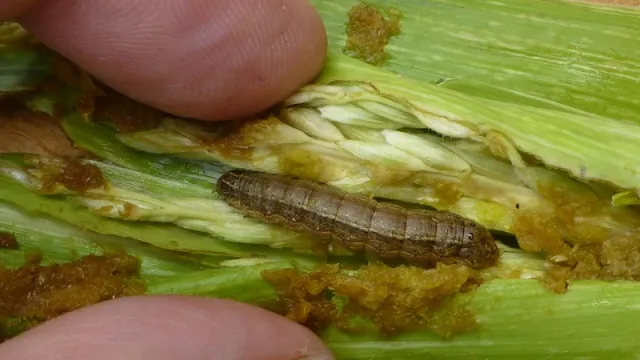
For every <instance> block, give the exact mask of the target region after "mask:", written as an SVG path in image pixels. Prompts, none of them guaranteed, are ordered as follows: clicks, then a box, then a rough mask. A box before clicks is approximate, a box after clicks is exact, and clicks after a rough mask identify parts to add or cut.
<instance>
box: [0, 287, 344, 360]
mask: <svg viewBox="0 0 640 360" xmlns="http://www.w3.org/2000/svg"><path fill="white" fill-rule="evenodd" d="M0 359H2V360H28V359H50V360H85V359H92V360H110V359H154V360H178V359H192V360H199V359H202V360H205V359H206V360H215V359H224V360H240V359H242V360H245V359H247V360H248V359H251V360H273V359H279V360H294V359H296V360H302V359H314V360H332V359H333V357H332V356H331V354H330V352H329V350H328V349H327V348H326V347H325V346H324V345H323V343H322V342H321V341H320V339H319V338H317V337H316V336H315V335H314V334H313V333H311V332H310V331H309V330H307V329H306V328H304V327H302V326H300V325H298V324H296V323H294V322H291V321H289V320H287V319H285V318H284V317H281V316H278V315H276V314H274V313H270V312H268V311H266V310H263V309H260V308H258V307H253V306H250V305H246V304H243V303H239V302H233V301H227V300H219V299H204V298H195V297H193V298H191V297H182V296H142V297H130V298H120V299H116V300H111V301H107V302H103V303H100V304H97V305H93V306H90V307H87V308H83V309H80V310H77V311H74V312H71V313H68V314H65V315H62V316H60V317H58V318H55V319H52V320H50V321H48V322H45V323H44V324H41V325H40V326H37V327H35V328H34V329H32V330H30V331H27V332H25V333H23V334H22V335H20V336H18V337H16V338H13V339H11V340H9V341H7V342H6V343H4V344H2V345H0Z"/></svg>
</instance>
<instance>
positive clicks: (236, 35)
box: [0, 0, 327, 120]
mask: <svg viewBox="0 0 640 360" xmlns="http://www.w3.org/2000/svg"><path fill="white" fill-rule="evenodd" d="M27 8H28V10H26V9H27ZM18 13H20V16H19V17H18V20H19V21H20V23H21V24H22V25H23V26H24V27H25V28H26V29H27V30H28V31H29V32H30V33H31V34H33V35H34V36H36V37H37V38H38V40H40V41H41V42H42V43H44V44H45V45H47V46H48V47H50V48H52V49H54V50H56V51H57V52H59V53H60V54H62V55H63V56H65V57H67V58H69V59H70V60H72V61H73V62H75V63H76V64H78V65H79V66H81V67H83V68H84V69H85V70H86V71H88V72H89V73H90V74H92V75H93V76H95V77H96V78H97V79H98V80H100V81H101V82H103V83H105V84H106V85H108V86H110V87H112V88H114V89H115V90H117V91H119V92H121V93H123V94H125V95H127V96H129V97H131V98H133V99H135V100H137V101H140V102H142V103H145V104H147V105H150V106H153V107H155V108H158V109H160V110H164V111H166V112H169V113H172V114H174V115H178V116H185V117H191V118H197V119H202V120H227V119H233V118H239V117H245V116H249V115H253V114H255V113H257V112H260V111H263V110H265V109H267V108H269V107H271V106H273V105H274V104H276V103H277V102H279V101H281V100H283V99H284V98H285V97H287V96H288V95H290V94H291V93H293V92H294V91H295V90H297V89H298V88H299V87H301V86H302V85H304V84H306V83H308V82H310V81H311V80H312V79H313V78H314V77H315V76H316V75H317V74H318V73H319V72H320V70H321V68H322V65H323V63H324V59H325V55H326V47H327V41H326V33H325V29H324V25H323V24H322V21H321V18H320V16H319V15H318V13H317V12H316V11H315V9H314V8H313V7H312V6H311V4H310V3H309V2H308V0H278V1H264V0H243V1H236V0H213V1H208V0H183V1H156V2H148V1H128V0H111V1H102V0H56V1H39V2H37V3H35V2H34V1H33V0H31V1H29V0H27V1H20V0H9V1H3V5H0V17H4V18H7V17H9V16H15V15H16V14H18Z"/></svg>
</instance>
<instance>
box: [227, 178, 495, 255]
mask: <svg viewBox="0 0 640 360" xmlns="http://www.w3.org/2000/svg"><path fill="white" fill-rule="evenodd" d="M216 190H217V192H218V194H219V195H220V196H221V197H222V198H223V199H224V200H225V201H226V202H227V203H228V204H229V205H230V206H231V207H233V208H235V209H238V210H239V211H241V212H243V213H245V214H247V215H249V216H251V217H254V218H258V219H262V220H264V221H266V222H269V223H273V224H279V225H284V226H286V227H288V228H290V229H293V230H296V231H305V232H307V233H309V234H311V235H313V236H314V237H316V238H317V239H318V240H319V241H321V242H326V243H327V244H329V243H330V242H331V241H335V242H338V243H340V244H341V245H342V246H344V247H345V248H346V249H347V250H349V251H351V252H354V253H363V252H365V253H369V254H373V255H375V256H376V257H378V258H379V259H380V260H392V259H399V258H401V259H405V260H408V261H410V262H413V263H418V264H422V265H426V266H435V265H436V264H437V263H445V264H452V263H461V264H464V265H466V266H469V267H471V268H484V267H490V266H493V265H495V264H496V262H497V261H498V258H499V255H500V254H499V251H498V247H497V245H496V243H495V240H494V239H493V237H492V236H491V233H490V232H489V231H488V229H486V228H485V227H483V226H482V225H480V224H477V223H475V222H473V221H471V220H469V219H466V218H463V217H461V216H459V215H456V214H454V213H450V212H442V211H429V210H422V209H420V210H415V209H406V208H404V207H401V206H399V205H395V204H392V203H385V202H378V201H375V200H374V199H371V198H368V197H366V196H362V195H354V194H348V193H346V192H345V191H342V190H340V189H338V188H336V187H333V186H329V185H325V184H321V183H316V182H312V181H309V180H305V179H299V178H294V177H290V176H283V175H275V174H268V173H262V172H255V171H246V170H233V171H230V172H228V173H226V174H224V175H223V176H221V177H220V178H219V179H218V183H217V187H216Z"/></svg>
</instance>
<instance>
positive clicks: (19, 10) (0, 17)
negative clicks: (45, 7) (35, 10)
mask: <svg viewBox="0 0 640 360" xmlns="http://www.w3.org/2000/svg"><path fill="white" fill-rule="evenodd" d="M36 2H37V0H9V1H6V0H5V1H2V2H0V21H12V20H15V19H16V18H18V17H19V16H20V15H21V14H23V13H25V12H26V11H27V10H29V8H31V7H33V6H34V5H35V4H36Z"/></svg>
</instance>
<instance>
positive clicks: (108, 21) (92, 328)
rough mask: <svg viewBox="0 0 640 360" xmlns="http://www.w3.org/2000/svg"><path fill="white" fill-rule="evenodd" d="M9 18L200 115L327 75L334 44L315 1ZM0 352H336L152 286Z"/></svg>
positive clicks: (95, 70)
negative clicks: (153, 291) (158, 292)
mask: <svg viewBox="0 0 640 360" xmlns="http://www.w3.org/2000/svg"><path fill="white" fill-rule="evenodd" d="M150 3H152V4H153V5H152V6H149V5H150ZM0 20H18V21H19V22H20V23H21V24H22V25H23V26H24V27H25V28H27V30H29V31H30V32H31V33H32V34H34V35H35V36H36V37H37V38H38V39H39V40H40V41H41V42H42V43H44V44H45V45H47V46H49V47H51V48H53V49H55V50H56V51H58V52H59V53H61V54H63V55H64V56H66V57H68V58H69V59H71V60H73V61H74V62H76V63H77V64H79V65H81V66H82V67H83V68H85V69H86V70H87V71H89V72H90V73H91V74H92V75H93V76H95V77H96V78H98V79H100V80H101V81H102V82H103V83H105V84H107V85H109V86H111V87H113V88H114V89H116V90H118V91H120V92H122V93H124V94H126V95H128V96H130V97H132V98H134V99H136V100H138V101H140V102H143V103H146V104H148V105H151V106H154V107H157V108H159V109H161V110H164V111H167V112H169V113H172V114H175V115H179V116H187V117H192V118H197V119H200V120H203V121H217V120H225V119H237V118H242V117H245V116H248V115H251V114H253V113H256V112H259V111H261V110H264V109H266V108H268V107H270V106H271V105H274V104H275V103H276V102H278V101H280V100H282V99H284V98H285V97H286V96H288V95H289V94H291V93H292V92H293V91H295V90H296V89H297V88H298V87H300V86H301V85H303V84H305V83H307V82H309V81H310V80H312V79H313V78H314V77H315V76H316V75H317V74H318V73H319V71H320V69H321V67H322V64H323V61H324V58H325V54H326V46H327V43H326V37H325V29H324V26H323V24H322V21H321V19H320V18H319V16H318V14H317V13H316V12H315V10H314V9H313V8H312V7H311V5H310V4H309V3H307V2H306V0H243V1H236V0H208V1H207V0H181V1H153V2H146V1H138V2H134V1H126V0H111V1H100V0H55V1H53V0H49V1H44V0H42V1H38V0H5V1H2V2H0ZM248 291H250V290H248ZM0 359H3V360H19V359H47V360H57V359H65V360H76V359H78V360H79V359H83V360H84V359H94V360H101V359H154V360H174V359H192V360H197V359H208V360H211V359H225V360H236V359H238V360H239V359H252V360H272V359H273V360H275V359H278V360H287V359H292V360H293V359H333V357H332V355H331V354H330V352H329V350H328V349H327V348H326V346H325V345H324V344H323V343H322V342H321V341H320V339H319V338H318V337H316V336H315V335H314V334H313V333H311V332H310V331H308V330H307V329H305V328H304V327H302V326H300V325H298V324H296V323H293V322H291V321H289V320H287V319H285V318H283V317H281V316H278V315H275V314H273V313H270V312H268V311H266V310H262V309H260V308H258V307H253V306H249V305H246V304H242V303H238V302H233V301H228V300H220V299H205V298H196V297H186V296H143V297H130V298H121V299H116V300H110V301H106V302H103V303H100V304H97V305H93V306H90V307H86V308H83V309H81V310H77V311H74V312H71V313H68V314H65V315H62V316H60V317H58V318H55V319H53V320H51V321H49V322H47V323H45V324H42V325H40V326H38V327H35V328H34V329H32V330H29V331H27V332H25V333H23V334H22V335H20V336H18V337H16V338H14V339H11V340H9V341H7V342H5V343H3V344H2V345H0Z"/></svg>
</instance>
